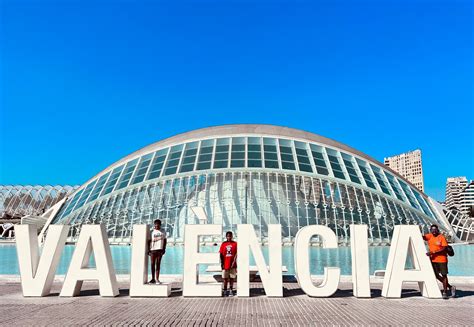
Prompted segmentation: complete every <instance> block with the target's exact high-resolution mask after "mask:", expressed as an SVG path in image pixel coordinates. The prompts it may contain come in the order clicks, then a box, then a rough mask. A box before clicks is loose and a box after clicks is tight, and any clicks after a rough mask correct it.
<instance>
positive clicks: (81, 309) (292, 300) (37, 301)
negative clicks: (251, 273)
mask: <svg viewBox="0 0 474 327" xmlns="http://www.w3.org/2000/svg"><path fill="white" fill-rule="evenodd" d="M119 284H120V287H121V290H120V296H118V297H116V298H101V297H100V296H99V293H98V290H97V284H96V283H95V282H85V283H84V287H83V291H82V293H81V296H79V297H75V298H60V297H58V294H59V291H60V288H61V283H59V282H55V283H54V285H53V293H54V294H52V295H50V296H48V297H44V298H23V296H22V294H21V285H20V284H19V282H18V281H8V280H3V281H0V325H2V326H12V325H15V326H16V325H20V326H27V325H28V326H31V325H35V326H64V325H94V326H95V325H101V326H102V325H114V326H130V325H164V326H178V325H179V326H222V325H230V326H235V325H239V326H244V325H252V326H254V325H255V326H287V325H295V326H298V325H304V326H307V325H310V326H327V325H364V326H367V325H372V326H375V325H441V326H447V325H464V326H468V325H470V326H473V325H474V315H473V309H474V284H473V283H466V284H462V285H461V284H458V285H457V286H458V297H457V298H455V299H449V300H430V299H425V298H423V297H421V295H420V293H419V291H418V290H417V288H416V287H415V284H410V285H408V287H407V289H406V290H405V291H404V293H403V297H402V299H385V298H383V297H381V296H380V290H381V284H376V285H372V289H373V292H372V293H373V298H372V299H357V298H354V297H353V296H352V285H351V284H350V283H347V282H342V283H341V284H340V286H339V288H340V290H339V291H338V292H337V293H336V294H335V295H334V296H332V297H330V298H310V297H308V296H306V295H305V294H304V293H303V292H302V291H301V289H300V288H299V286H298V284H297V283H296V282H285V283H284V287H285V291H284V295H285V297H284V298H267V297H265V296H264V293H263V289H262V285H261V284H260V283H252V284H251V297H250V298H236V297H234V298H183V297H182V296H181V290H180V287H181V283H179V282H175V283H173V284H172V286H173V292H172V295H171V297H169V298H130V297H128V284H127V283H125V282H123V281H120V282H119Z"/></svg>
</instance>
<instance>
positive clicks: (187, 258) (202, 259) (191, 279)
mask: <svg viewBox="0 0 474 327" xmlns="http://www.w3.org/2000/svg"><path fill="white" fill-rule="evenodd" d="M201 235H218V236H222V225H185V226H184V277H183V296H210V297H211V296H213V297H220V296H221V284H220V283H212V284H207V285H206V284H202V283H201V284H200V283H199V266H198V265H199V264H203V263H207V264H214V265H219V264H220V262H219V261H220V260H219V253H217V252H214V253H200V252H199V236H201Z"/></svg>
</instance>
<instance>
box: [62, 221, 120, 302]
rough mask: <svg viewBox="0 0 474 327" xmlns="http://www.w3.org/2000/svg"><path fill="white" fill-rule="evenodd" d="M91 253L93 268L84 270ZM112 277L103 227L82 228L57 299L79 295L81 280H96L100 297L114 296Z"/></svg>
mask: <svg viewBox="0 0 474 327" xmlns="http://www.w3.org/2000/svg"><path fill="white" fill-rule="evenodd" d="M92 251H94V258H95V264H96V267H97V268H95V269H94V268H88V265H89V259H90V256H91V253H92ZM116 278H117V277H116V276H115V270H114V266H113V265H112V255H111V253H110V246H109V240H108V238H107V232H106V231H105V226H104V225H102V224H100V225H82V229H81V233H80V235H79V239H78V240H77V243H76V249H75V250H74V254H73V255H72V258H71V263H70V265H69V269H68V272H67V275H66V278H65V279H64V285H63V288H62V290H61V294H60V295H59V296H77V295H79V293H80V291H81V287H82V282H83V281H85V280H97V281H98V282H99V292H100V295H101V296H117V295H118V294H119V290H118V286H117V279H116Z"/></svg>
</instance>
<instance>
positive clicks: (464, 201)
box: [459, 181, 474, 217]
mask: <svg viewBox="0 0 474 327" xmlns="http://www.w3.org/2000/svg"><path fill="white" fill-rule="evenodd" d="M459 198H460V199H459V202H460V211H461V213H463V214H465V215H466V216H471V217H472V216H473V214H474V212H473V211H474V181H471V182H470V183H469V184H468V185H467V186H466V188H465V189H464V190H463V191H462V192H461V195H460V197H459Z"/></svg>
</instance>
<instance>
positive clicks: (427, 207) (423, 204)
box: [411, 188, 434, 218]
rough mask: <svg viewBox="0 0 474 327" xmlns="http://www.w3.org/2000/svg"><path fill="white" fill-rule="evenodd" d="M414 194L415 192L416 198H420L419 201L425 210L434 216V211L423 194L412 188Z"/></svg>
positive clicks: (427, 213)
mask: <svg viewBox="0 0 474 327" xmlns="http://www.w3.org/2000/svg"><path fill="white" fill-rule="evenodd" d="M411 190H412V192H413V194H415V197H416V199H417V200H418V203H419V204H420V205H421V208H422V209H423V212H424V213H425V214H426V215H428V216H430V217H432V218H434V216H433V212H432V211H431V209H430V207H429V206H428V203H426V201H425V199H424V198H423V197H422V196H421V194H420V193H419V192H418V191H417V190H414V189H413V188H411Z"/></svg>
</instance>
